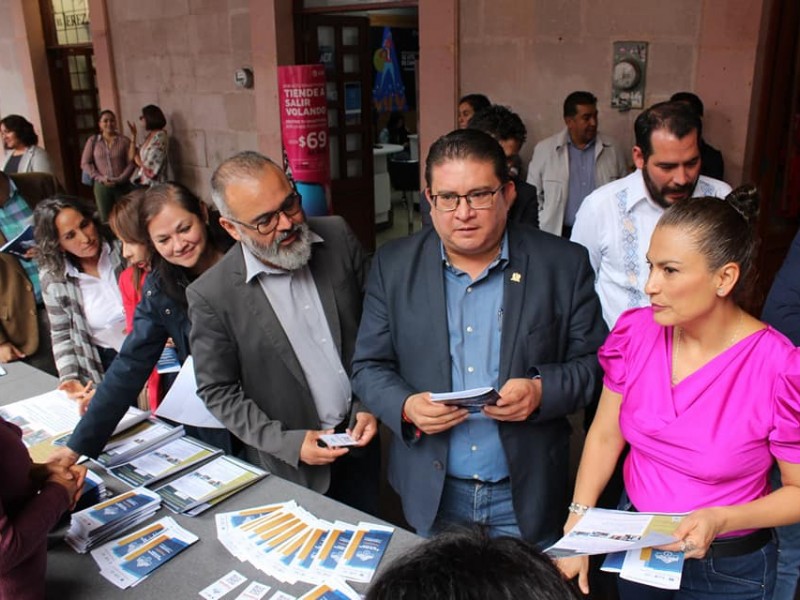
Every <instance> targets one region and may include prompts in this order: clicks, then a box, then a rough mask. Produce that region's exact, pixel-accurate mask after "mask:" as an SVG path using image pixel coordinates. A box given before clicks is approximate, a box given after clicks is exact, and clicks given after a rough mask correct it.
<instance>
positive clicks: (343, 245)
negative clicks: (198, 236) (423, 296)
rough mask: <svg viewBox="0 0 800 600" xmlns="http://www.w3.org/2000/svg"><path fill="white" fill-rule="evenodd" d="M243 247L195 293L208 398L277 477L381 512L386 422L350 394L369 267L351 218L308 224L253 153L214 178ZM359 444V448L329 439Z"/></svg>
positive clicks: (199, 362) (287, 188)
mask: <svg viewBox="0 0 800 600" xmlns="http://www.w3.org/2000/svg"><path fill="white" fill-rule="evenodd" d="M211 188H212V198H213V200H214V204H215V205H216V207H217V209H218V210H219V212H220V215H221V216H220V224H221V225H222V226H223V227H224V228H225V230H226V231H227V232H228V233H229V234H230V235H231V236H232V237H233V238H234V239H236V240H237V241H238V242H239V243H238V244H236V245H235V246H234V247H233V248H231V250H230V251H229V252H228V253H227V255H226V256H225V257H224V258H223V259H222V260H220V261H219V263H217V264H216V265H215V266H214V267H212V268H211V269H209V270H208V271H207V272H206V273H205V274H203V276H202V277H200V278H199V279H198V280H197V281H195V282H194V283H193V284H192V285H191V286H190V287H189V288H188V290H187V293H186V297H187V300H188V302H189V315H190V320H191V321H192V323H193V326H192V332H191V336H190V341H191V347H192V354H193V355H194V361H195V374H196V377H197V387H198V390H197V391H198V394H199V395H200V397H201V398H202V399H203V400H204V401H205V403H206V405H207V406H208V408H209V410H210V411H211V412H212V413H213V414H214V415H215V416H216V417H217V418H218V419H219V420H220V421H221V422H222V423H224V424H225V426H226V427H227V428H228V429H229V430H230V431H231V432H232V433H233V434H235V435H236V436H238V437H239V438H240V439H241V440H242V441H243V442H244V443H245V445H246V455H247V458H248V459H249V460H250V461H251V462H254V463H256V464H260V465H262V466H263V467H265V468H266V469H267V470H269V471H270V472H272V473H274V474H276V475H279V476H281V477H283V478H285V479H289V480H290V481H294V482H295V483H298V484H301V485H304V486H306V487H309V488H311V489H313V490H315V491H317V492H320V493H325V494H327V495H328V496H329V497H332V498H334V499H336V500H339V501H340V502H344V503H346V504H349V505H351V506H353V507H355V508H358V509H360V510H364V511H367V512H370V513H373V514H375V513H376V512H377V485H378V472H379V464H380V460H379V454H378V453H379V450H378V443H377V439H376V437H375V436H376V433H377V421H376V419H375V417H374V416H372V415H371V414H370V413H369V412H368V411H367V410H366V409H364V408H363V407H362V405H361V402H360V401H359V400H358V399H357V398H355V397H353V396H352V393H351V389H350V380H349V370H350V359H351V357H352V353H353V348H354V345H355V338H356V332H357V327H358V323H359V320H360V318H361V303H362V290H363V284H364V278H365V276H366V267H367V264H366V258H365V256H364V253H363V250H362V248H361V246H360V245H359V243H358V241H357V240H356V238H355V236H354V235H353V233H352V232H351V231H350V229H349V228H348V227H347V225H346V224H345V222H344V221H343V220H342V219H341V218H340V217H319V218H311V219H309V220H308V221H306V217H305V214H304V213H303V209H302V205H301V198H300V195H299V194H298V193H297V191H296V190H294V189H293V187H292V185H291V184H290V182H289V180H288V179H287V177H286V175H285V174H284V172H283V171H282V170H281V169H280V168H279V167H278V166H277V165H276V164H275V163H273V162H272V161H271V160H269V159H268V158H266V157H264V156H262V155H260V154H257V153H255V152H242V153H240V154H237V155H235V156H233V157H231V158H229V159H228V160H226V161H225V162H223V163H222V164H221V165H220V166H219V167H218V168H217V170H216V171H215V172H214V175H213V176H212V178H211ZM345 431H347V432H349V433H350V434H351V435H352V437H353V438H355V439H356V440H357V446H355V447H350V448H340V447H327V446H325V445H322V444H320V436H321V435H322V434H327V433H332V432H336V433H342V432H345Z"/></svg>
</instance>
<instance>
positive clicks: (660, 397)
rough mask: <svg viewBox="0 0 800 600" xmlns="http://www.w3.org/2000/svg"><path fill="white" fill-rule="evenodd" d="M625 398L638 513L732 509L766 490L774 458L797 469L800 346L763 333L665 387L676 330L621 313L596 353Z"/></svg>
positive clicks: (623, 417) (628, 479)
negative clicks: (732, 506) (720, 507)
mask: <svg viewBox="0 0 800 600" xmlns="http://www.w3.org/2000/svg"><path fill="white" fill-rule="evenodd" d="M598 357H599V359H600V364H601V365H602V367H603V369H604V370H605V378H604V384H605V386H606V387H607V388H608V389H610V390H612V391H614V392H617V393H619V394H621V395H622V405H621V407H620V416H619V424H620V429H621V431H622V435H623V436H624V438H625V440H626V441H627V442H628V443H629V444H630V453H629V454H628V457H627V458H626V460H625V465H624V471H623V473H624V479H625V489H626V491H627V493H628V496H629V497H630V499H631V501H632V502H633V505H634V506H635V507H636V508H637V509H638V510H640V511H643V512H688V511H692V510H695V509H698V508H703V507H709V506H730V505H735V504H741V503H745V502H750V501H752V500H756V499H758V498H760V497H762V496H765V495H766V494H768V493H769V484H768V481H767V476H768V473H769V470H770V467H771V465H772V462H773V458H778V459H780V460H782V461H785V462H790V463H800V350H798V349H797V348H795V347H794V346H793V345H792V344H791V342H789V340H787V339H786V338H785V337H784V336H783V335H781V334H780V333H778V332H777V331H775V330H774V329H772V328H771V327H767V328H766V329H763V330H761V331H757V332H755V333H753V334H752V335H750V336H748V337H746V338H744V339H743V340H740V341H739V342H737V343H736V344H734V345H733V346H731V347H730V348H728V349H727V350H726V351H724V352H723V353H722V354H720V355H719V356H717V357H715V358H714V359H713V360H711V361H710V362H709V363H707V364H706V365H704V366H703V367H701V368H700V369H698V370H697V371H695V372H694V373H692V374H691V375H689V376H688V377H686V378H684V379H683V380H682V381H680V382H679V383H678V385H676V386H674V387H673V386H672V385H671V381H670V376H671V372H672V328H671V327H662V326H661V325H658V324H657V323H656V322H655V321H654V320H653V311H652V309H650V308H641V309H634V310H631V311H628V312H626V313H623V315H622V316H621V317H620V318H619V320H618V321H617V324H616V326H615V327H614V330H613V331H612V332H611V334H610V335H609V336H608V339H607V340H606V343H605V344H604V345H603V347H602V348H601V349H600V351H599V353H598Z"/></svg>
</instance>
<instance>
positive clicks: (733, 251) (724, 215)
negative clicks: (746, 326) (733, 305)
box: [656, 184, 761, 302]
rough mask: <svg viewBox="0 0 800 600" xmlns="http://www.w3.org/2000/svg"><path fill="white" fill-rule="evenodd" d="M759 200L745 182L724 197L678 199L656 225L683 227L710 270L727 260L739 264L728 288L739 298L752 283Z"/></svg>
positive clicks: (745, 293)
mask: <svg viewBox="0 0 800 600" xmlns="http://www.w3.org/2000/svg"><path fill="white" fill-rule="evenodd" d="M760 203H761V198H760V196H759V193H758V190H757V189H756V187H755V186H754V185H752V184H746V185H742V186H739V187H738V188H736V189H735V190H733V191H732V192H731V193H730V194H728V195H727V196H726V197H725V199H722V198H715V197H714V196H705V197H702V198H687V199H686V200H680V201H678V202H676V203H675V204H673V205H672V206H670V207H669V208H668V209H667V210H666V211H665V212H664V214H663V215H661V218H660V219H659V220H658V225H656V227H675V228H678V229H682V230H684V231H686V232H687V233H688V234H689V235H690V236H691V237H692V238H693V239H694V241H695V244H697V249H698V250H699V251H700V253H701V254H703V256H705V258H706V261H707V262H708V267H709V269H710V270H711V271H716V270H717V269H719V268H720V267H721V266H722V265H725V264H728V263H736V264H737V265H739V280H738V281H737V282H736V285H735V286H734V288H733V291H732V293H733V298H734V300H736V301H737V302H739V301H741V300H742V299H743V298H745V297H747V295H748V294H749V293H750V292H751V291H752V286H753V283H754V281H753V275H754V271H753V263H754V262H755V258H756V253H757V250H758V236H757V232H756V225H757V222H758V213H759V208H760Z"/></svg>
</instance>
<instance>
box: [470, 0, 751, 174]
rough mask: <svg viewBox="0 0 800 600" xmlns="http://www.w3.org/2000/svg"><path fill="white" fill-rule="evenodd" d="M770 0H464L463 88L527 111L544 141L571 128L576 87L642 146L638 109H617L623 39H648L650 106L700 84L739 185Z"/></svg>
mask: <svg viewBox="0 0 800 600" xmlns="http://www.w3.org/2000/svg"><path fill="white" fill-rule="evenodd" d="M762 4H763V0H731V1H728V0H704V1H703V2H698V1H697V0H672V1H671V2H667V3H665V2H663V1H661V0H618V1H615V2H611V1H609V0H561V1H559V2H553V1H552V0H525V1H521V0H461V2H460V8H459V18H460V26H459V30H460V31H459V34H460V35H459V37H460V39H459V48H460V58H459V76H460V92H461V93H462V94H466V93H472V92H482V93H485V94H487V95H488V96H489V97H490V98H491V100H492V101H493V102H496V103H499V104H506V105H509V106H511V107H512V108H513V110H514V111H515V112H517V113H519V114H520V116H521V117H522V118H523V120H524V121H525V125H526V126H527V128H528V140H529V141H528V143H527V144H526V147H525V148H524V150H523V159H524V160H525V162H526V164H527V161H528V160H529V158H530V155H531V154H532V152H533V147H534V145H535V143H536V142H537V141H539V140H541V139H542V138H545V137H547V136H549V135H552V134H553V133H555V132H556V131H558V130H559V129H560V128H563V127H564V123H563V118H562V103H563V101H564V98H565V97H566V95H567V94H569V93H570V92H572V91H574V90H588V91H591V92H593V93H594V94H595V95H596V96H597V97H598V99H599V103H598V108H599V110H600V128H601V130H602V131H605V132H606V133H610V134H611V135H613V136H615V137H616V138H617V139H618V140H619V141H620V142H622V143H623V144H624V145H625V146H628V147H630V146H632V145H633V122H634V120H635V119H636V116H637V115H638V114H639V112H640V111H639V110H631V111H629V112H622V113H621V112H618V111H616V110H613V109H612V108H611V65H612V49H613V42H615V41H646V42H649V61H648V65H647V75H646V78H647V79H646V87H645V93H646V97H645V106H647V105H650V104H653V103H655V102H660V101H662V100H667V99H669V96H671V95H672V93H673V92H676V91H681V90H688V91H695V92H696V93H697V94H698V95H699V96H700V97H701V98H702V99H703V102H704V103H705V105H706V116H705V123H704V126H705V129H706V136H705V137H706V139H707V140H708V141H709V143H711V144H712V145H714V146H716V147H718V148H720V149H721V150H722V152H723V155H724V157H725V163H726V177H725V178H726V179H727V180H728V181H729V182H731V183H733V184H736V183H739V181H740V179H741V173H742V161H743V157H744V147H745V140H746V136H747V122H748V115H749V110H750V102H751V95H752V81H753V72H754V65H755V53H756V46H757V42H758V28H759V22H760V16H761V9H762Z"/></svg>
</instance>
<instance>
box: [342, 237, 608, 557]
mask: <svg viewBox="0 0 800 600" xmlns="http://www.w3.org/2000/svg"><path fill="white" fill-rule="evenodd" d="M508 243H509V259H510V260H509V264H508V266H507V267H506V268H505V270H504V275H503V277H504V284H503V285H504V298H503V310H504V315H503V330H502V339H501V349H500V385H501V386H502V385H503V383H505V381H506V380H508V379H510V378H514V377H529V376H532V375H534V374H536V373H538V374H539V375H541V377H542V404H541V407H540V409H539V410H537V411H535V412H534V414H533V415H531V417H530V418H529V419H528V420H527V421H524V422H514V423H505V422H501V423H499V429H500V438H501V441H502V445H503V449H504V451H505V454H506V457H507V459H508V463H509V468H510V476H511V488H512V497H513V504H514V510H515V513H516V515H517V521H518V524H519V527H520V530H521V531H522V534H523V537H524V538H525V539H527V540H530V541H533V542H544V541H548V540H550V539H554V538H556V537H558V536H559V533H560V531H561V527H562V525H563V522H564V517H565V515H566V507H567V504H568V495H567V494H568V490H567V487H568V472H569V469H568V465H569V436H570V426H569V423H568V422H567V419H566V417H567V415H569V414H571V413H573V412H575V411H577V410H579V409H580V408H582V407H584V406H586V405H587V404H589V403H590V402H591V401H592V400H593V399H594V398H595V397H596V395H597V394H598V392H599V387H600V384H601V371H600V368H599V365H598V362H597V355H596V353H597V349H598V347H599V346H600V345H601V344H602V343H603V341H604V340H605V337H606V334H607V329H606V326H605V324H604V322H603V318H602V313H601V308H600V302H599V300H598V298H597V295H596V294H595V291H594V272H593V271H592V269H591V266H590V264H589V258H588V255H587V252H586V250H585V249H584V248H583V247H582V246H579V245H577V244H573V243H571V242H568V241H567V240H564V239H561V238H559V237H556V236H553V235H550V234H547V233H543V232H541V231H538V230H536V229H534V228H532V227H530V226H526V225H518V224H514V223H509V225H508ZM444 294H445V292H444V275H443V265H442V258H441V251H440V241H439V237H438V235H437V234H436V232H435V231H434V230H433V229H432V228H425V229H423V230H422V231H420V232H419V233H417V234H415V235H413V236H411V237H408V238H405V239H402V240H398V241H396V242H393V243H390V244H387V245H385V246H384V247H382V248H381V249H380V250H378V252H377V254H376V256H375V258H374V260H373V265H372V270H371V272H370V276H369V279H368V283H367V290H366V298H365V301H364V311H363V316H362V320H361V325H360V328H359V332H358V338H357V341H356V351H355V355H354V358H353V391H354V392H355V393H356V394H357V395H358V396H359V397H360V398H361V400H362V401H363V402H364V403H365V404H366V405H367V407H368V408H369V409H370V411H371V412H372V413H373V414H375V416H377V417H378V418H379V419H380V420H381V421H382V422H383V423H385V424H386V425H387V426H388V427H389V428H390V429H391V431H392V433H393V436H392V442H391V453H390V458H389V479H390V482H391V484H392V486H393V487H394V489H395V490H396V491H397V492H398V493H399V494H400V497H401V499H402V502H403V509H404V512H405V516H406V519H407V520H408V522H409V523H410V524H411V525H412V526H414V527H415V528H417V529H423V530H428V529H430V527H431V525H432V524H433V521H434V519H435V517H436V513H437V510H438V506H439V500H440V498H441V494H442V488H443V485H444V479H445V475H446V466H447V452H448V438H449V433H448V432H445V433H441V434H436V435H425V434H423V435H422V436H421V437H420V438H419V439H415V438H414V436H413V435H410V432H409V426H408V425H404V424H403V421H402V417H401V414H402V408H403V403H404V402H405V399H406V398H407V397H408V396H410V395H411V394H414V393H417V392H422V391H431V392H447V391H451V368H450V344H449V338H448V330H447V309H446V303H445V297H444Z"/></svg>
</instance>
